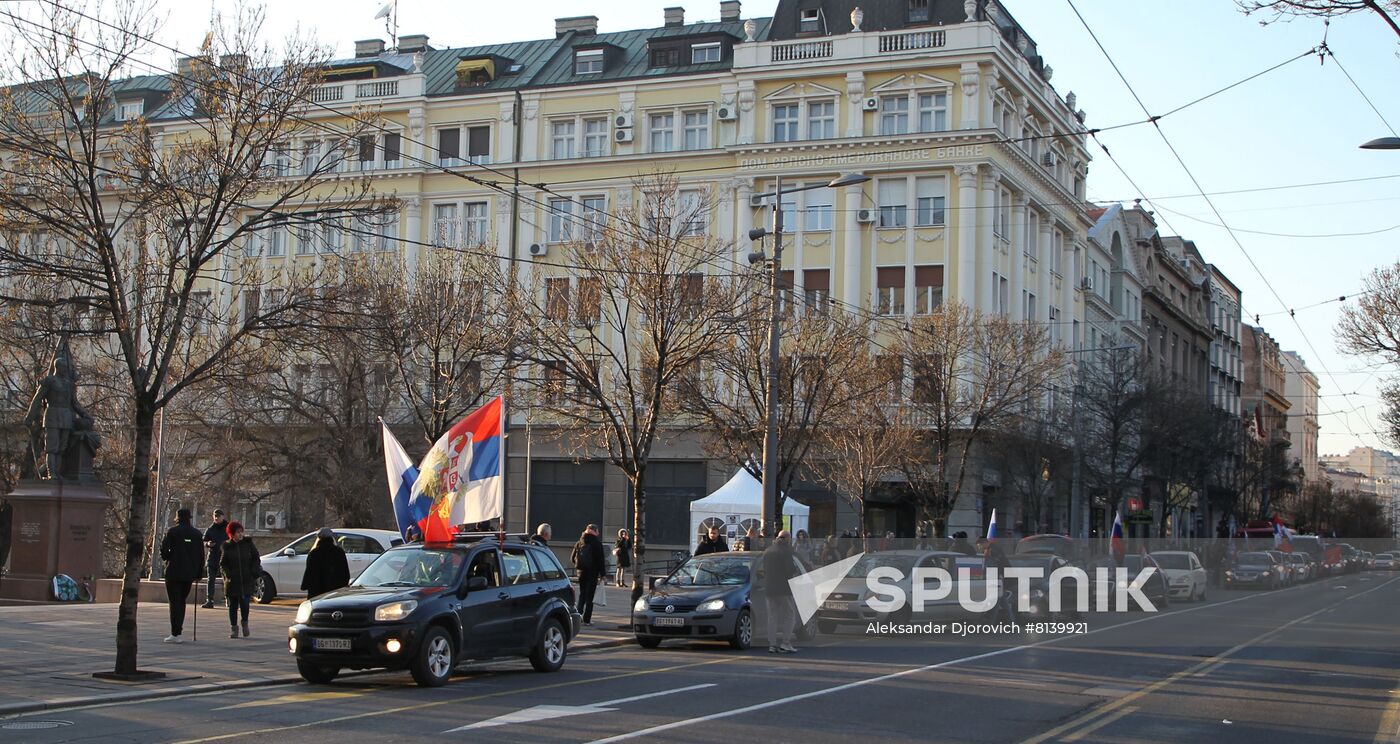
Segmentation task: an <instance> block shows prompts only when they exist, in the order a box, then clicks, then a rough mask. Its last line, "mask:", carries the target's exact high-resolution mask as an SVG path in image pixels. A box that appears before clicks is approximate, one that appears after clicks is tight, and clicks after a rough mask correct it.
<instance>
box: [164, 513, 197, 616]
mask: <svg viewBox="0 0 1400 744" xmlns="http://www.w3.org/2000/svg"><path fill="white" fill-rule="evenodd" d="M175 519H176V524H175V526H174V527H171V528H170V530H169V531H168V532H166V533H165V539H163V540H161V542H160V557H161V558H162V559H164V560H165V597H166V600H167V601H169V603H170V635H168V636H166V637H165V642H166V643H184V642H185V641H184V638H182V637H181V634H182V632H183V631H184V625H185V602H186V601H188V600H189V597H190V588H191V587H192V586H194V583H195V582H196V581H199V580H200V579H201V578H203V577H204V543H203V542H202V538H203V537H204V536H203V535H202V534H200V532H199V530H197V529H195V528H194V527H193V526H192V525H190V510H189V509H187V508H181V509H180V510H179V511H177V512H176V517H175Z"/></svg>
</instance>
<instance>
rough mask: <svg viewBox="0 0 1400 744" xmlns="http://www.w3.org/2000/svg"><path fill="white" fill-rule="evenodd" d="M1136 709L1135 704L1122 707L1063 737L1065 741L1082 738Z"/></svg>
mask: <svg viewBox="0 0 1400 744" xmlns="http://www.w3.org/2000/svg"><path fill="white" fill-rule="evenodd" d="M1137 710H1138V707H1137V706H1136V705H1130V706H1128V707H1126V708H1124V709H1122V710H1120V711H1116V712H1114V713H1113V714H1111V715H1107V716H1104V717H1103V718H1100V719H1099V720H1097V721H1095V722H1093V723H1092V724H1090V725H1088V726H1085V727H1084V728H1082V729H1079V730H1078V731H1076V732H1074V733H1072V734H1070V735H1069V736H1066V737H1065V741H1079V740H1080V739H1083V738H1084V737H1086V736H1088V735H1089V734H1092V733H1094V732H1095V731H1098V730H1099V729H1101V728H1103V727H1104V726H1107V725H1108V724H1110V723H1113V722H1114V721H1116V720H1118V719H1119V718H1122V717H1123V716H1127V715H1131V714H1133V713H1135V712H1137Z"/></svg>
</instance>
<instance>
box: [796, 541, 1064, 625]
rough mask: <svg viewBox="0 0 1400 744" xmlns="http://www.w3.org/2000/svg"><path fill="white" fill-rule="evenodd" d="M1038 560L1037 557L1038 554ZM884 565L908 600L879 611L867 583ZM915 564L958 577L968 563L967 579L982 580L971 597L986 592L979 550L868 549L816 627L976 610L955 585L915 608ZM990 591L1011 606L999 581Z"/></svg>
mask: <svg viewBox="0 0 1400 744" xmlns="http://www.w3.org/2000/svg"><path fill="white" fill-rule="evenodd" d="M1036 560H1039V557H1038V556H1037V557H1036ZM1012 565H1015V564H1014V563H1013V564H1012ZM885 567H888V568H894V569H896V570H898V571H899V573H900V575H901V576H903V578H902V579H901V580H899V581H898V582H894V583H895V584H896V585H897V586H899V588H900V589H902V590H903V591H904V596H905V598H906V602H905V603H904V606H903V607H901V608H900V609H898V610H897V611H895V612H881V611H878V610H876V609H874V608H872V607H871V606H870V601H871V600H872V599H873V596H872V595H871V593H870V590H869V587H868V580H869V577H870V574H871V572H872V571H874V570H876V569H878V568H885ZM916 568H941V569H943V570H944V571H947V572H948V575H949V577H951V578H952V579H953V580H954V581H955V582H956V581H958V577H959V576H960V575H961V574H960V573H959V571H958V569H960V568H965V569H967V575H968V578H969V580H970V581H974V582H977V583H978V586H975V587H973V588H972V590H971V594H970V595H969V596H970V598H971V599H972V600H974V601H979V600H982V599H984V598H985V597H986V596H987V591H988V586H989V584H988V583H987V579H986V572H985V568H984V565H983V559H982V558H981V557H980V556H969V555H964V554H962V553H957V552H953V551H948V550H889V551H884V552H880V553H866V554H865V555H864V556H862V557H861V559H860V560H859V561H857V562H856V564H855V566H853V567H852V568H851V572H850V573H849V574H847V575H846V578H844V579H842V580H841V583H839V584H837V585H836V588H835V589H834V590H833V591H832V592H831V594H830V595H829V596H828V597H827V598H826V601H825V602H823V603H822V606H821V607H819V608H817V628H818V629H819V630H820V631H821V632H823V633H831V632H834V631H835V630H836V629H837V628H838V627H840V626H842V625H849V624H860V625H865V624H868V623H872V622H883V621H890V622H897V623H905V622H910V621H919V622H922V621H926V620H941V619H956V618H962V617H972V616H974V614H973V613H970V612H967V611H966V610H964V609H963V608H962V606H961V604H960V603H959V602H958V589H957V587H956V586H954V587H953V588H952V590H951V591H949V592H948V595H947V596H946V597H944V598H943V599H940V600H936V601H931V602H928V603H926V604H925V605H924V607H923V609H922V610H916V609H915V608H914V605H913V602H912V597H913V586H914V570H915V569H916ZM992 591H994V592H995V593H996V595H997V596H998V599H997V601H996V608H995V609H996V610H997V611H1003V612H1004V611H1005V609H1006V607H1007V606H1008V604H1007V600H1008V599H1009V597H1002V596H1001V595H1002V588H1001V582H1000V581H998V582H997V585H996V586H995V587H992Z"/></svg>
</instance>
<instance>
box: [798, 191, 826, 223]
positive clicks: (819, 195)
mask: <svg viewBox="0 0 1400 744" xmlns="http://www.w3.org/2000/svg"><path fill="white" fill-rule="evenodd" d="M832 198H833V197H832V190H831V189H829V188H826V187H822V188H820V189H812V190H811V191H808V192H807V219H806V224H805V225H803V227H804V229H807V230H830V229H831V208H832V204H831V202H832Z"/></svg>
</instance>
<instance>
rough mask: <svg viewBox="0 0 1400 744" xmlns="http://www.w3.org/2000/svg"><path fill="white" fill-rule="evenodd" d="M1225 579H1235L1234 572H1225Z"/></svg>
mask: <svg viewBox="0 0 1400 744" xmlns="http://www.w3.org/2000/svg"><path fill="white" fill-rule="evenodd" d="M1225 578H1227V579H1233V578H1235V572H1234V571H1226V572H1225Z"/></svg>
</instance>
